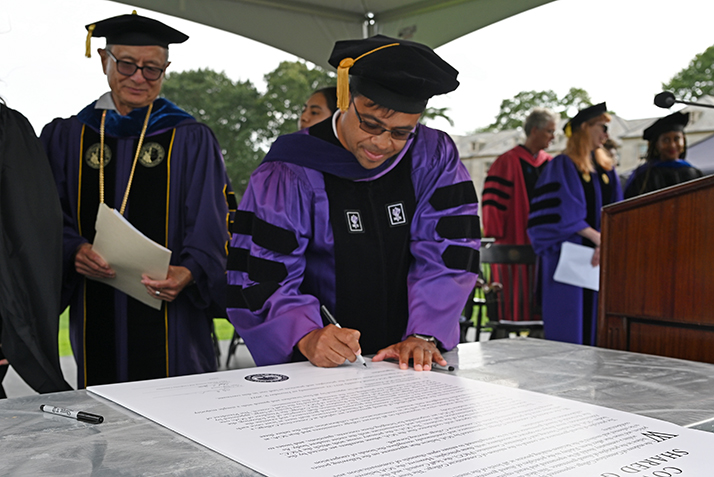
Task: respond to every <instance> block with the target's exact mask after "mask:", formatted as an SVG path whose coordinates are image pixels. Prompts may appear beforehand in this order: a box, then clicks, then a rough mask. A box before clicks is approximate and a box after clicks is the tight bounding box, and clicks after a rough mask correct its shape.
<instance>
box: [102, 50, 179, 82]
mask: <svg viewBox="0 0 714 477" xmlns="http://www.w3.org/2000/svg"><path fill="white" fill-rule="evenodd" d="M105 51H106V52H107V53H108V54H109V56H110V57H111V59H112V60H114V62H115V63H116V64H117V71H118V72H119V73H121V74H123V75H124V76H133V75H134V73H136V70H141V76H143V77H144V79H145V80H147V81H156V80H157V79H159V78H161V75H162V74H163V72H164V69H165V68H157V67H155V66H139V65H137V64H136V63H130V62H128V61H122V60H117V57H116V56H114V55H112V52H111V51H109V50H105Z"/></svg>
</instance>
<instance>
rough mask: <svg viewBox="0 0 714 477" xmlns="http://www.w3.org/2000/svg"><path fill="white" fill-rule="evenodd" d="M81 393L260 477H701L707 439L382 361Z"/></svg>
mask: <svg viewBox="0 0 714 477" xmlns="http://www.w3.org/2000/svg"><path fill="white" fill-rule="evenodd" d="M88 390H89V391H90V392H92V393H95V394H98V395H100V396H103V397H105V398H107V399H110V400H112V401H114V402H116V403H118V404H120V405H122V406H124V407H126V408H128V409H131V410H132V411H134V412H137V413H138V414H141V415H143V416H145V417H147V418H149V419H151V420H153V421H155V422H157V423H159V424H161V425H163V426H165V427H167V428H169V429H172V430H174V431H176V432H178V433H179V434H182V435H184V436H186V437H188V438H190V439H193V440H194V441H196V442H198V443H200V444H203V445H204V446H206V447H208V448H210V449H213V450H215V451H216V452H219V453H221V454H223V455H225V456H227V457H229V458H231V459H234V460H236V461H238V462H240V463H242V464H244V465H246V466H247V467H250V468H252V469H254V470H256V471H258V472H261V473H263V474H265V475H267V476H290V477H292V476H317V477H321V476H331V477H366V476H380V477H381V476H392V477H406V476H415V475H419V476H434V477H436V476H438V477H466V476H475V477H483V476H489V477H536V476H542V477H554V476H558V477H584V476H585V477H588V476H590V477H625V476H629V475H633V474H634V475H637V476H639V477H653V476H660V475H661V476H682V477H700V476H704V475H711V463H710V461H711V453H712V449H714V434H711V433H707V432H703V431H697V430H691V429H685V428H682V427H679V426H676V425H674V424H671V423H668V422H664V421H659V420H656V419H652V418H647V417H642V416H638V415H635V414H629V413H625V412H621V411H616V410H612V409H606V408H602V407H598V406H593V405H589V404H583V403H578V402H575V401H569V400H565V399H562V398H558V397H553V396H548V395H545V394H538V393H534V392H530V391H525V390H521V389H515V388H509V387H504V386H498V385H494V384H489V383H483V382H479V381H474V380H470V379H465V378H460V377H456V376H452V375H448V374H446V373H440V372H435V371H432V372H421V373H418V372H415V371H413V370H409V371H402V370H399V369H398V367H397V365H395V364H391V363H372V364H371V366H370V368H369V369H365V368H363V367H362V366H354V365H343V366H340V367H338V368H333V369H322V368H316V367H313V366H312V365H311V364H309V363H294V364H288V365H279V366H267V367H262V368H250V369H239V370H233V371H224V372H219V373H209V374H200V375H193V376H184V377H178V378H167V379H161V380H152V381H140V382H133V383H122V384H110V385H102V386H90V387H89V388H88ZM654 472H662V473H654Z"/></svg>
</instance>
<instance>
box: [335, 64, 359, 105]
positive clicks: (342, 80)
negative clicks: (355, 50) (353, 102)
mask: <svg viewBox="0 0 714 477" xmlns="http://www.w3.org/2000/svg"><path fill="white" fill-rule="evenodd" d="M354 64H355V60H353V59H352V58H344V59H343V60H342V61H340V66H338V67H337V107H338V108H340V111H347V108H349V107H350V68H352V65H354Z"/></svg>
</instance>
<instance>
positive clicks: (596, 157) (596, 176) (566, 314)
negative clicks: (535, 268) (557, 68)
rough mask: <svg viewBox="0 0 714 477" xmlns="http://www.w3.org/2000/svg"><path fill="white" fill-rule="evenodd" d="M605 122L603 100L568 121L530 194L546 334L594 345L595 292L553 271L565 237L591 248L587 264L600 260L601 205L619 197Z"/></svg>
mask: <svg viewBox="0 0 714 477" xmlns="http://www.w3.org/2000/svg"><path fill="white" fill-rule="evenodd" d="M609 121H610V115H609V114H607V109H606V105H605V103H600V104H597V105H595V106H591V107H589V108H586V109H584V110H582V111H580V112H579V113H578V114H577V115H576V116H575V117H573V118H572V119H571V120H570V121H568V123H566V125H565V127H564V130H565V133H566V136H568V143H567V146H566V149H565V151H564V152H563V154H560V155H558V156H556V157H554V158H553V160H552V161H550V162H549V163H548V165H547V166H546V167H545V169H544V170H543V173H542V174H541V176H540V178H539V179H538V182H537V183H536V188H535V190H534V193H533V199H532V200H531V209H530V216H529V220H528V235H529V236H530V239H531V243H532V245H533V249H534V250H535V252H536V253H537V254H538V257H539V260H540V261H539V263H540V267H541V273H540V276H541V278H542V306H543V327H544V333H545V338H546V339H550V340H555V341H564V342H568V343H578V344H588V345H595V339H596V336H595V330H596V317H597V292H595V291H593V290H588V289H584V288H580V287H577V286H573V285H569V284H565V283H560V282H557V281H555V280H554V279H553V275H554V273H555V268H556V266H557V264H558V260H559V258H560V250H561V246H562V245H563V243H564V242H572V243H575V244H579V245H585V246H588V247H592V248H593V258H592V263H591V264H592V265H593V266H597V265H599V261H600V209H602V207H603V206H605V205H607V204H610V203H613V202H616V201H619V200H621V199H622V189H621V188H620V182H619V179H618V177H617V174H616V173H615V169H614V164H613V163H612V160H611V158H610V157H609V156H608V155H607V154H606V153H605V152H604V151H603V150H602V149H601V146H602V144H603V143H604V142H605V141H606V140H607V138H608V135H607V123H608V122H609Z"/></svg>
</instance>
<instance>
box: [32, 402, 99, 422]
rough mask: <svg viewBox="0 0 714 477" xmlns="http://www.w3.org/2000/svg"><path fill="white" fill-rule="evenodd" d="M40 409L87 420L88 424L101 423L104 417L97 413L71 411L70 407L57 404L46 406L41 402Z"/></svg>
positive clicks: (79, 419) (83, 420)
mask: <svg viewBox="0 0 714 477" xmlns="http://www.w3.org/2000/svg"><path fill="white" fill-rule="evenodd" d="M40 411H44V412H48V413H50V414H56V415H58V416H64V417H70V418H72V419H77V420H78V421H82V422H88V423H90V424H101V423H102V422H104V418H103V417H102V416H100V415H98V414H91V413H89V412H84V411H73V410H72V409H66V408H63V407H57V406H46V405H44V404H42V405H41V406H40Z"/></svg>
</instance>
